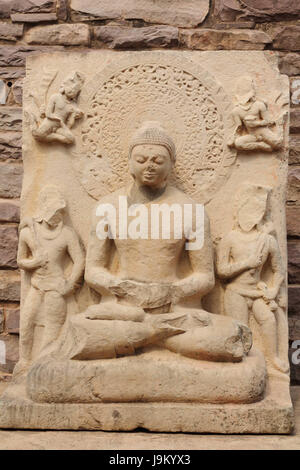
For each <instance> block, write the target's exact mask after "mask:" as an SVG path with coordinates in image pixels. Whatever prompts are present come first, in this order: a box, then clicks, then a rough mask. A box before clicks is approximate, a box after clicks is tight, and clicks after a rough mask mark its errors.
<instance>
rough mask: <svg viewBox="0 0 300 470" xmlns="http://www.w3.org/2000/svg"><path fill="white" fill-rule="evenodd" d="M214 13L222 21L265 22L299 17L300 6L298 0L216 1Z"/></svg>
mask: <svg viewBox="0 0 300 470" xmlns="http://www.w3.org/2000/svg"><path fill="white" fill-rule="evenodd" d="M214 13H215V15H216V17H217V19H219V20H220V21H243V20H249V19H250V20H255V21H257V22H259V21H261V22H265V21H272V20H282V19H290V18H293V17H297V15H299V14H300V5H299V2H298V0H280V1H278V0H216V1H215V11H214Z"/></svg>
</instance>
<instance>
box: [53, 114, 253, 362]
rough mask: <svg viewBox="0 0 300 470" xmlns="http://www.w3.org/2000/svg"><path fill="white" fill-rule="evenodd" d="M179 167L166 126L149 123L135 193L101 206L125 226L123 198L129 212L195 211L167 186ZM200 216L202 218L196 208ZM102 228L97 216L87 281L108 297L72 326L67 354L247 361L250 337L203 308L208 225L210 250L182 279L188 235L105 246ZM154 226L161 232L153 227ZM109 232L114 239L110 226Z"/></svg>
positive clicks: (193, 256) (209, 264)
mask: <svg viewBox="0 0 300 470" xmlns="http://www.w3.org/2000/svg"><path fill="white" fill-rule="evenodd" d="M174 162H175V144H174V143H173V141H172V139H171V137H170V136H169V135H168V134H167V133H166V132H165V131H164V129H162V128H161V127H160V126H158V124H156V123H151V122H150V123H145V124H144V125H143V126H142V127H141V128H140V129H139V130H138V131H137V133H136V134H135V136H134V137H133V139H132V141H131V143H130V160H129V167H130V173H131V175H132V177H133V179H134V183H133V185H130V187H127V188H122V189H121V190H118V191H117V192H115V193H112V195H111V196H107V197H106V198H105V200H104V201H102V200H100V204H104V203H105V204H112V205H113V206H115V209H116V211H117V213H118V217H119V218H120V217H122V214H121V213H120V211H121V208H120V207H119V205H118V197H119V196H121V195H122V196H124V197H125V198H126V199H127V200H128V202H129V206H131V205H133V204H135V205H136V204H146V205H149V206H150V208H151V206H152V204H158V203H159V204H168V205H172V204H180V206H181V207H182V208H183V207H184V205H185V204H193V205H194V206H195V202H193V201H192V200H191V199H190V198H188V197H187V196H186V195H185V194H184V193H183V192H181V191H179V190H177V189H176V188H174V187H171V186H168V185H167V178H168V175H169V173H170V172H171V169H172V166H173V164H174ZM193 212H194V218H195V213H196V212H195V207H194V211H193ZM98 222H99V220H98V218H97V217H95V214H94V221H93V227H92V230H91V236H90V241H89V246H88V253H87V262H86V274H85V279H86V281H87V282H88V284H89V285H90V286H91V287H92V288H93V289H95V290H96V291H98V292H99V293H100V294H101V296H102V300H101V303H100V304H99V307H97V306H96V305H93V306H91V307H89V308H88V310H87V312H86V313H84V314H83V315H80V316H76V318H74V320H73V319H71V322H72V324H73V327H72V328H69V329H68V333H67V339H66V338H64V339H63V345H62V346H60V347H59V350H60V351H63V350H64V346H65V348H66V349H67V351H68V354H69V357H73V358H77V359H93V358H94V359H99V358H107V357H116V356H118V355H123V356H124V355H126V354H134V352H135V350H136V349H137V348H141V347H143V346H146V345H148V344H154V343H158V344H161V345H163V346H164V347H166V348H168V349H170V350H171V351H174V352H177V353H181V354H183V355H186V356H189V357H193V358H196V359H211V360H223V361H237V360H242V359H243V357H244V354H245V353H248V352H249V349H250V348H251V332H250V330H249V329H248V328H247V327H245V326H244V325H243V324H240V323H238V322H235V321H234V322H233V321H231V320H229V321H228V319H227V318H226V317H222V316H219V315H212V314H210V313H208V312H205V311H204V310H201V309H200V308H196V306H197V305H201V297H202V296H203V295H205V294H206V293H207V292H209V291H210V290H211V289H212V288H213V286H214V272H213V252H212V243H211V237H210V229H209V221H208V219H207V218H206V220H205V227H204V246H203V247H202V248H201V249H198V250H193V251H189V252H188V258H189V259H188V262H189V263H190V264H191V266H192V271H191V272H190V273H189V274H188V275H186V276H184V277H182V276H181V278H178V274H177V272H178V270H179V269H180V264H179V260H180V259H181V257H182V256H183V254H184V251H185V243H186V239H185V236H184V233H183V228H182V236H181V237H180V238H177V239H176V237H175V235H174V233H173V232H172V235H171V239H170V240H164V239H163V238H162V236H160V238H159V239H156V240H151V235H150V232H151V228H152V226H151V227H149V234H148V235H147V239H144V240H143V239H141V240H135V239H131V238H128V239H127V240H123V239H122V237H121V234H120V233H118V234H116V235H117V236H116V239H110V238H105V239H104V240H102V239H99V237H98V236H97V224H98ZM151 224H152V225H153V224H154V221H153V220H151ZM191 224H192V225H191V227H189V229H188V230H189V231H192V230H193V226H194V225H195V220H194V221H192V220H191ZM173 230H174V229H173ZM108 232H112V228H111V227H110V226H109V222H108ZM174 237H175V238H174ZM115 250H117V252H118V255H119V264H120V273H118V274H112V273H111V272H110V271H109V269H107V266H109V265H110V263H111V257H112V253H114V252H115ZM154 253H156V256H153V255H154ZM112 295H113V297H114V298H115V300H114V301H112V300H111V297H112ZM105 302H106V303H105ZM119 303H121V305H119ZM127 307H128V311H127ZM143 309H144V310H146V312H148V313H145V312H144V310H143ZM157 312H164V313H162V314H158V313H157ZM123 318H124V320H123ZM91 319H94V321H93V322H92V321H91ZM75 325H76V326H77V328H76V335H75V338H76V341H75V342H74V348H73V347H70V344H69V340H68V338H69V336H70V335H71V336H72V335H74V331H75V329H74V328H75ZM168 337H169V338H168ZM78 338H80V340H79V341H78ZM71 341H72V338H71ZM79 346H81V347H82V348H83V350H82V351H80V348H79Z"/></svg>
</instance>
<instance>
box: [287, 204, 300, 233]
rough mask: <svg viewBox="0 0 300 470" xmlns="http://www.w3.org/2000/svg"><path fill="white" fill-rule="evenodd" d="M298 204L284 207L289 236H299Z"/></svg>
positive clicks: (299, 207) (299, 218) (299, 210)
mask: <svg viewBox="0 0 300 470" xmlns="http://www.w3.org/2000/svg"><path fill="white" fill-rule="evenodd" d="M299 220H300V206H287V207H286V225H287V234H288V236H289V237H298V238H300V226H299V225H300V224H299Z"/></svg>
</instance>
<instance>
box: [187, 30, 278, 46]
mask: <svg viewBox="0 0 300 470" xmlns="http://www.w3.org/2000/svg"><path fill="white" fill-rule="evenodd" d="M179 40H180V43H181V44H182V45H183V46H185V47H188V48H189V49H199V50H203V51H205V50H208V51H211V50H220V49H228V50H230V49H237V50H258V49H260V50H262V49H264V48H265V47H266V45H267V44H270V43H271V39H270V37H269V36H268V35H267V34H266V33H264V32H263V31H256V30H251V29H250V30H245V29H236V30H223V31H222V30H218V29H204V28H203V29H202V28H201V29H184V30H180V34H179Z"/></svg>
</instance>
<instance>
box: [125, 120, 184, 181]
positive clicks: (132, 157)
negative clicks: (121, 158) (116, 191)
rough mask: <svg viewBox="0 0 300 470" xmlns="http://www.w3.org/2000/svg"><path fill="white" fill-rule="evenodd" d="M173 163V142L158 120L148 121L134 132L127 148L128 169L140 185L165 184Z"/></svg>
mask: <svg viewBox="0 0 300 470" xmlns="http://www.w3.org/2000/svg"><path fill="white" fill-rule="evenodd" d="M174 163H175V144H174V142H173V140H172V139H171V137H170V136H169V135H168V134H167V132H166V131H165V130H164V129H163V127H162V126H161V125H160V124H159V123H158V122H153V121H148V122H145V123H144V124H142V126H141V127H140V128H139V129H138V130H137V132H136V133H135V134H134V136H133V138H132V139H131V142H130V148H129V169H130V173H131V175H132V177H133V178H134V180H135V181H136V183H137V184H138V185H140V186H149V187H152V188H161V187H163V186H165V185H166V183H167V179H168V176H169V174H170V172H171V170H172V167H173V166H174Z"/></svg>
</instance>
